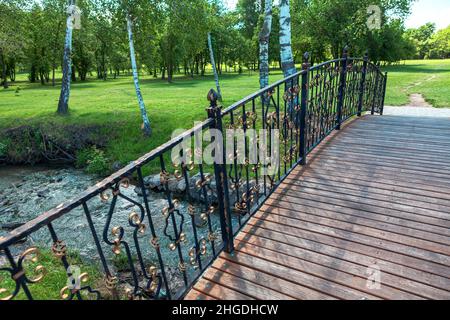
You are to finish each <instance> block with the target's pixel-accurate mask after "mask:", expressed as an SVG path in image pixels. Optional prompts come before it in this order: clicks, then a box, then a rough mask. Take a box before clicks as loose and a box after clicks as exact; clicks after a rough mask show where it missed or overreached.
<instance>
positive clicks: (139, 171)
mask: <svg viewBox="0 0 450 320" xmlns="http://www.w3.org/2000/svg"><path fill="white" fill-rule="evenodd" d="M137 175H138V181H139V185H140V187H141V191H142V197H143V199H144V207H145V211H146V213H147V219H148V224H149V227H150V232H151V233H152V238H153V240H154V241H155V243H154V244H153V247H154V248H155V251H156V255H157V256H158V263H159V267H160V268H161V275H162V278H163V281H164V285H165V287H166V295H167V298H168V299H169V300H170V299H172V294H171V293H170V286H169V282H168V281H167V276H166V271H165V267H164V261H163V258H162V255H161V248H160V246H159V243H157V239H158V237H157V235H156V231H155V226H154V224H153V219H152V215H151V212H150V206H149V203H148V198H147V192H146V191H147V190H146V189H145V184H144V178H143V176H142V169H141V167H138V168H137ZM186 187H188V186H186Z"/></svg>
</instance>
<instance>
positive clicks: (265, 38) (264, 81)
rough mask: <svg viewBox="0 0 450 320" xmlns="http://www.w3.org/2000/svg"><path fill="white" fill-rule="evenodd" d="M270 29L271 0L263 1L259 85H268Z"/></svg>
mask: <svg viewBox="0 0 450 320" xmlns="http://www.w3.org/2000/svg"><path fill="white" fill-rule="evenodd" d="M271 31H272V0H266V1H265V16H264V24H263V28H262V30H261V33H260V34H259V86H260V88H261V89H262V88H265V87H267V86H268V85H269V39H270V33H271Z"/></svg>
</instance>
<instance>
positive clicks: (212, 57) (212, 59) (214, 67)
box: [208, 32, 222, 101]
mask: <svg viewBox="0 0 450 320" xmlns="http://www.w3.org/2000/svg"><path fill="white" fill-rule="evenodd" d="M208 47H209V55H210V58H211V65H212V68H213V72H214V80H215V81H216V88H217V94H218V95H219V100H220V101H222V92H221V90H220V84H219V74H218V73H217V68H216V61H215V60H214V51H213V47H212V40H211V33H210V32H208Z"/></svg>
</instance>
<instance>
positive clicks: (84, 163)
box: [76, 147, 110, 175]
mask: <svg viewBox="0 0 450 320" xmlns="http://www.w3.org/2000/svg"><path fill="white" fill-rule="evenodd" d="M76 166H77V167H78V168H84V169H86V172H87V173H91V174H101V175H106V174H107V173H109V171H110V168H109V160H108V158H107V157H106V156H105V153H104V152H103V151H102V150H99V149H97V148H96V147H90V148H87V149H83V150H80V151H79V152H77V160H76Z"/></svg>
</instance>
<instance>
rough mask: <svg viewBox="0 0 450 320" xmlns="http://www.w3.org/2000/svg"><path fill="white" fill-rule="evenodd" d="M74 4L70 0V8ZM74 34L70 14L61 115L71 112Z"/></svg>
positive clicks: (60, 107)
mask: <svg viewBox="0 0 450 320" xmlns="http://www.w3.org/2000/svg"><path fill="white" fill-rule="evenodd" d="M74 4H75V1H74V0H69V6H68V8H69V7H70V6H72V5H74ZM72 33H73V23H72V15H71V14H70V13H69V15H68V17H67V26H66V38H65V41H64V57H63V77H62V84H61V94H60V96H59V102H58V113H59V114H67V113H68V112H69V97H70V82H71V79H72Z"/></svg>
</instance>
